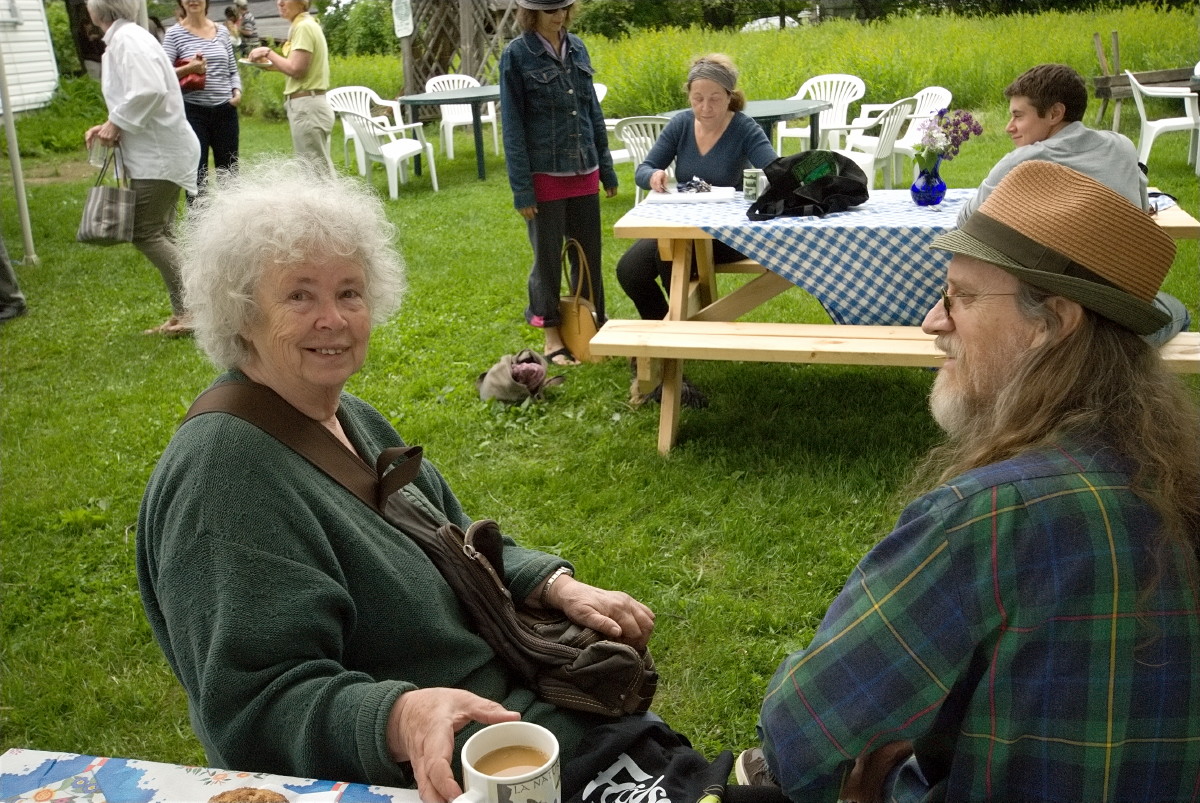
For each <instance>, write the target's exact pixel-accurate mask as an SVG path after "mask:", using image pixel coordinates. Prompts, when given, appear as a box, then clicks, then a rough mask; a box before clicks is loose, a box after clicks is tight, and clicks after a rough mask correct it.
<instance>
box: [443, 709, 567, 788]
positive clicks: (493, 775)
mask: <svg viewBox="0 0 1200 803" xmlns="http://www.w3.org/2000/svg"><path fill="white" fill-rule="evenodd" d="M462 771H463V788H464V789H465V790H466V791H465V792H464V793H463V794H462V795H460V796H459V797H457V798H455V800H454V803H562V780H561V778H560V776H559V766H558V739H556V738H554V734H553V733H551V732H550V731H548V730H546V729H545V728H543V727H542V726H541V725H535V724H533V723H532V722H500V723H497V724H495V725H488V726H487V727H486V728H483V729H482V730H480V731H479V732H478V733H476V734H475V735H473V736H472V737H471V738H470V739H467V743H466V744H464V745H463V749H462Z"/></svg>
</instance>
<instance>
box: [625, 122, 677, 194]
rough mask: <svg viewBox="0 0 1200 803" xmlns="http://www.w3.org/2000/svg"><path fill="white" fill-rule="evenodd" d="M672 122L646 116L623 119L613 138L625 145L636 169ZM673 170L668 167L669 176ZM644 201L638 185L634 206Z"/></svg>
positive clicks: (635, 189) (634, 191)
mask: <svg viewBox="0 0 1200 803" xmlns="http://www.w3.org/2000/svg"><path fill="white" fill-rule="evenodd" d="M668 122H670V118H668V117H657V116H652V115H650V116H644V117H622V118H621V119H620V120H618V121H617V125H616V127H615V128H614V129H613V136H614V137H616V138H617V139H618V140H620V141H621V142H623V143H624V144H625V147H626V149H627V151H628V154H629V161H631V162H633V164H634V166H635V167H634V169H635V170H636V169H637V168H636V166H637V165H640V164H641V163H642V162H644V161H646V156H647V155H649V153H650V149H651V148H653V147H654V142H655V140H657V139H658V135H659V134H661V133H662V130H663V129H664V128H666V126H667V123H668ZM673 172H674V171H673V170H672V169H671V168H670V167H668V168H667V175H669V176H670V175H673ZM641 200H642V188H641V187H638V186H637V185H636V184H635V185H634V189H633V202H634V204H638V203H640V202H641Z"/></svg>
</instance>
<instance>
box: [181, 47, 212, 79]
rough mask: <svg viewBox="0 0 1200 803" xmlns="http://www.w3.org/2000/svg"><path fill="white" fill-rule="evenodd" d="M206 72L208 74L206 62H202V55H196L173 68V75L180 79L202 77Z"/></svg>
mask: <svg viewBox="0 0 1200 803" xmlns="http://www.w3.org/2000/svg"><path fill="white" fill-rule="evenodd" d="M206 72H208V62H207V61H205V60H204V54H203V53H197V54H196V55H195V57H194V58H191V59H188V60H187V61H185V62H184V63H183V64H180V65H179V66H178V67H176V68H175V75H176V76H178V77H180V78H182V77H183V76H185V75H197V74H198V75H204V74H205V73H206Z"/></svg>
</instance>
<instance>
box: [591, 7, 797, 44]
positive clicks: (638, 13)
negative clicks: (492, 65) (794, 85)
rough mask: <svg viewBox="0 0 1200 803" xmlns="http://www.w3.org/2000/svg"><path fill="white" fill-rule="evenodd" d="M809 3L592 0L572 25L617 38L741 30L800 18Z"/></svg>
mask: <svg viewBox="0 0 1200 803" xmlns="http://www.w3.org/2000/svg"><path fill="white" fill-rule="evenodd" d="M813 5H814V3H812V2H809V0H672V2H669V3H664V2H662V0H590V1H589V2H587V3H585V4H583V5H582V9H581V12H580V14H579V19H578V20H577V21H576V23H575V24H574V25H573V26H572V27H573V29H574V30H576V31H578V32H581V33H593V34H599V35H600V36H606V37H608V38H610V39H615V38H617V37H620V36H625V35H628V34H629V33H631V32H633V31H636V30H644V29H654V30H659V29H662V28H687V27H690V26H692V25H699V26H700V27H702V28H708V29H713V30H721V29H729V28H740V27H741V26H742V25H745V24H746V23H747V22H750V21H751V20H754V19H759V18H760V17H776V16H792V17H794V16H796V15H797V14H799V13H800V12H801V11H805V10H806V9H809V8H811V7H812V6H813Z"/></svg>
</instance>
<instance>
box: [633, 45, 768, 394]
mask: <svg viewBox="0 0 1200 803" xmlns="http://www.w3.org/2000/svg"><path fill="white" fill-rule="evenodd" d="M737 79H738V70H737V68H736V67H735V66H734V64H733V62H732V61H731V60H730V59H729V57H728V56H726V55H724V54H722V53H712V54H710V55H707V56H702V57H700V58H698V59H696V60H695V61H694V62H692V65H691V67H690V68H689V70H688V77H687V83H686V84H685V87H684V88H685V90H686V91H687V96H688V103H689V104H690V105H691V109H689V110H687V111H683V112H680V113H679V114H677V115H675V116H674V117H672V118H671V122H669V123H667V125H666V127H665V128H663V130H662V133H661V134H659V135H658V139H657V140H656V141H655V143H654V147H653V148H651V149H650V153H649V154H647V155H646V160H645V161H644V162H642V163H641V164H640V165H638V167H637V172H636V174H635V176H634V178H635V180H636V181H637V184H638V186H639V187H641V188H642V189H644V190H650V191H652V192H667V191H668V186H667V185H668V181H669V177H668V175H667V168H668V167H669V166H670V164H671V162H674V163H675V177H676V179H677V180H678V181H680V182H687V181H691V180H692V179H694V178H699V179H702V180H703V181H706V182H708V183H709V184H710V185H712V186H715V187H736V188H737V189H739V190H740V189H741V188H742V171H743V170H745V169H746V168H747V167H758V168H761V167H765V166H767V165H768V164H770V163H771V162H772V161H774V160H775V159H776V153H775V149H774V148H772V147H771V142H770V140H768V139H767V135H766V134H765V133H764V132H763V130H762V126H760V125H759V124H758V123H756V122H755V121H754V120H753V119H752V118H750V117H748V116H747V115H745V114H743V113H742V109H743V108H745V106H746V96H745V94H743V93H742V90H740V89H738V88H737ZM742 259H745V256H744V255H742V254H740V253H738V252H737V251H735V250H734V249H732V248H730V247H729V246H727V245H725V244H724V243H722V242H720V241H718V240H714V241H713V260H714V261H715V262H716V263H717V264H724V263H727V262H737V261H739V260H742ZM617 281H619V282H620V283H621V289H623V290H624V291H625V294H626V295H628V296H629V298H630V299H632V300H633V304H634V306H635V307H637V311H638V315H640V316H641V317H642V319H643V320H652V319H653V320H661V319H663V318H665V317H666V315H667V297H666V292H667V291H668V290H669V288H670V286H671V263H670V262H667V261H665V260H662V259H660V258H659V255H658V241H657V240H651V239H646V240H638V241H637V242H635V243H634V244H633V245H632V246H630V248H629V250H628V251H626V252H625V253H624V254H623V255H622V256H621V258H620V260H618V262H617ZM660 282H661V285H662V286H661V287H660V286H659V284H660ZM651 398H653V394H652V396H651ZM683 403H684V404H687V405H689V406H701V407H702V406H704V404H706V403H707V402H706V400H705V399H704V396H703V394H701V393H700V392H699V391H697V390H696V389H695V388H694V387H693V386H692V385H691V384H690V383H689V382H688V381H687V380H686V379H685V380H684V388H683Z"/></svg>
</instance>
